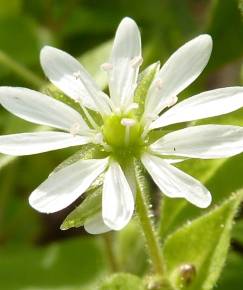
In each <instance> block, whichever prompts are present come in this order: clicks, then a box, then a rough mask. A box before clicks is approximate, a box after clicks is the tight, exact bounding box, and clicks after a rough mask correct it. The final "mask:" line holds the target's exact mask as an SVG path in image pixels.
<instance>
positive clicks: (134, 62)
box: [130, 55, 143, 68]
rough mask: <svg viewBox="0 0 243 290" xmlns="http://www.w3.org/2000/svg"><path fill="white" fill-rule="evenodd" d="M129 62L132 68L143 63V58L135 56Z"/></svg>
mask: <svg viewBox="0 0 243 290" xmlns="http://www.w3.org/2000/svg"><path fill="white" fill-rule="evenodd" d="M130 63H131V66H132V67H133V68H137V67H139V66H140V65H141V64H142V63H143V58H142V57H141V56H140V55H138V56H135V57H134V58H133V59H131V61H130Z"/></svg>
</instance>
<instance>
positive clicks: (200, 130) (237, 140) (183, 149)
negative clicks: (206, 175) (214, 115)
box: [150, 125, 243, 159]
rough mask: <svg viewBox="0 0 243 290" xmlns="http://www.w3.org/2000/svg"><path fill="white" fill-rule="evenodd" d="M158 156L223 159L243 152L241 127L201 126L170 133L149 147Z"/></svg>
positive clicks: (242, 128) (242, 129) (242, 131)
mask: <svg viewBox="0 0 243 290" xmlns="http://www.w3.org/2000/svg"><path fill="white" fill-rule="evenodd" d="M150 149H151V150H152V151H153V152H155V153H158V154H168V155H176V156H186V157H194V158H205V159H210V158H224V157H230V156H233V155H236V154H239V153H241V152H242V151H243V127H239V126H227V125H202V126H195V127H188V128H185V129H182V130H177V131H175V132H171V133H169V134H167V135H165V136H164V137H162V138H160V139H159V140H157V141H156V142H155V143H153V144H152V145H150Z"/></svg>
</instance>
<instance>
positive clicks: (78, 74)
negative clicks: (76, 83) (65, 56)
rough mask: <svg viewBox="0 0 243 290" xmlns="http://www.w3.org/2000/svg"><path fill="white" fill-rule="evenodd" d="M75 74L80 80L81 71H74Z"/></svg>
mask: <svg viewBox="0 0 243 290" xmlns="http://www.w3.org/2000/svg"><path fill="white" fill-rule="evenodd" d="M73 76H74V77H75V79H76V80H80V79H81V71H80V70H79V71H77V72H75V73H73Z"/></svg>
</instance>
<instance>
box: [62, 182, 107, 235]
mask: <svg viewBox="0 0 243 290" xmlns="http://www.w3.org/2000/svg"><path fill="white" fill-rule="evenodd" d="M101 198H102V189H101V187H99V188H98V189H96V190H94V191H93V192H89V193H88V194H87V197H86V198H85V200H84V201H83V202H82V203H81V204H80V205H79V206H78V207H76V208H75V209H74V210H73V211H72V212H71V213H70V214H69V215H68V216H67V217H66V218H65V220H64V221H63V223H62V224H61V226H60V229H61V230H68V229H70V228H78V227H81V226H83V225H84V223H85V221H86V219H88V218H90V217H92V216H94V215H95V214H96V213H98V212H99V211H100V210H101Z"/></svg>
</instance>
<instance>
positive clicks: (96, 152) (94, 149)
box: [53, 143, 106, 173]
mask: <svg viewBox="0 0 243 290" xmlns="http://www.w3.org/2000/svg"><path fill="white" fill-rule="evenodd" d="M105 157H106V153H105V152H104V150H103V147H102V146H100V145H96V144H91V143H90V144H85V145H83V146H82V148H81V149H80V150H79V151H77V152H76V153H74V154H73V155H72V156H70V157H69V158H67V159H66V160H64V161H63V162H62V163H60V164H59V165H58V166H57V167H56V168H55V169H54V171H53V173H56V172H58V171H59V170H61V169H63V168H65V167H66V166H69V165H71V164H73V163H75V162H77V161H79V160H88V159H100V158H105Z"/></svg>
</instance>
